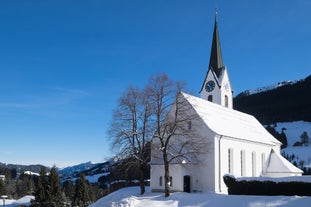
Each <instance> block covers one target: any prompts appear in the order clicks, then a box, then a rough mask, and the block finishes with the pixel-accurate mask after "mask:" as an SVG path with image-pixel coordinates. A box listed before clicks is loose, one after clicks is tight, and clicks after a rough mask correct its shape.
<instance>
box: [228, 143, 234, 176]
mask: <svg viewBox="0 0 311 207" xmlns="http://www.w3.org/2000/svg"><path fill="white" fill-rule="evenodd" d="M228 172H229V174H233V149H232V148H230V149H228Z"/></svg>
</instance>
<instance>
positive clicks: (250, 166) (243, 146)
mask: <svg viewBox="0 0 311 207" xmlns="http://www.w3.org/2000/svg"><path fill="white" fill-rule="evenodd" d="M220 144H221V146H220V152H221V158H220V159H221V160H220V162H221V163H220V165H221V173H220V175H221V177H220V178H218V182H219V180H220V181H221V183H220V187H221V189H219V190H220V191H221V192H223V191H226V189H227V187H226V185H225V183H224V182H223V176H224V175H225V174H232V175H234V176H235V177H258V176H260V175H261V174H262V172H263V171H265V168H266V164H267V160H268V158H269V154H270V152H271V149H272V147H273V146H270V145H266V144H260V143H256V142H246V141H242V140H237V139H232V138H229V137H222V138H221V140H220ZM229 162H230V163H229ZM218 169H219V168H216V170H218ZM218 173H219V172H218Z"/></svg>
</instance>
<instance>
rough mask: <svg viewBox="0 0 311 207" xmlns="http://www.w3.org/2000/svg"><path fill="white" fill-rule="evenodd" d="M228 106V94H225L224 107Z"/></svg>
mask: <svg viewBox="0 0 311 207" xmlns="http://www.w3.org/2000/svg"><path fill="white" fill-rule="evenodd" d="M228 106H229V100H228V96H227V95H225V107H228Z"/></svg>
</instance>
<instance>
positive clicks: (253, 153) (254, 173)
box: [252, 152, 256, 177]
mask: <svg viewBox="0 0 311 207" xmlns="http://www.w3.org/2000/svg"><path fill="white" fill-rule="evenodd" d="M252 165H253V167H252V175H253V177H254V176H256V152H252Z"/></svg>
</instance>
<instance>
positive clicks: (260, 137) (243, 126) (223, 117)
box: [181, 92, 281, 145]
mask: <svg viewBox="0 0 311 207" xmlns="http://www.w3.org/2000/svg"><path fill="white" fill-rule="evenodd" d="M181 95H182V96H183V97H184V98H185V99H186V100H187V101H188V102H189V103H190V105H191V106H192V107H193V109H194V110H195V111H196V113H197V114H198V115H199V116H200V117H201V119H202V120H203V121H204V122H205V124H206V125H207V127H208V128H209V129H210V130H212V131H214V132H215V133H216V134H218V135H223V136H227V137H232V138H236V139H242V140H247V141H252V142H259V143H264V144H271V145H276V144H277V145H280V144H281V142H279V141H278V140H277V139H275V138H274V137H273V136H272V135H271V134H270V133H269V132H268V131H267V130H266V129H265V128H264V127H263V126H262V125H261V124H260V122H259V121H258V120H257V119H256V118H255V117H254V116H252V115H249V114H246V113H242V112H239V111H236V110H234V109H230V108H226V107H223V106H221V105H218V104H215V103H212V102H210V101H207V100H205V99H202V98H198V97H195V96H192V95H189V94H186V93H183V92H182V93H181Z"/></svg>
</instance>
